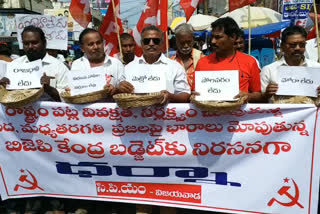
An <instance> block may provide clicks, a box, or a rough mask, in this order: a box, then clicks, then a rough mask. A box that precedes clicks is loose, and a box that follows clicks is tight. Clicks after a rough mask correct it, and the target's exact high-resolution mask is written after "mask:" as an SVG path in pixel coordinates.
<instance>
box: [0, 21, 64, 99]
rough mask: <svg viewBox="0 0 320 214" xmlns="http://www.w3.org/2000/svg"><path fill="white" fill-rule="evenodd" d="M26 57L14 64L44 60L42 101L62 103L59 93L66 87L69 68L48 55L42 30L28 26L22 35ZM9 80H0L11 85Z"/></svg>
mask: <svg viewBox="0 0 320 214" xmlns="http://www.w3.org/2000/svg"><path fill="white" fill-rule="evenodd" d="M21 37H22V44H23V50H24V52H25V54H26V55H25V56H22V57H19V58H17V59H15V60H13V62H15V63H28V62H32V61H35V60H38V59H41V60H42V69H43V71H44V72H45V73H44V74H43V76H42V77H41V79H40V82H41V84H42V85H43V88H44V92H45V93H44V95H43V96H42V97H41V98H40V99H41V100H42V101H60V96H59V92H61V91H63V90H64V88H65V87H66V74H67V72H68V68H67V67H66V66H65V65H64V64H63V63H61V62H60V61H59V60H57V59H56V58H54V57H52V56H50V55H49V54H47V51H46V45H47V41H46V37H45V34H44V32H43V31H42V30H41V28H38V27H35V26H27V27H25V28H24V30H23V31H22V33H21ZM9 83H10V80H9V79H8V78H3V79H1V80H0V84H2V85H6V84H9Z"/></svg>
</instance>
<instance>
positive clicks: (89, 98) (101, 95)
mask: <svg viewBox="0 0 320 214" xmlns="http://www.w3.org/2000/svg"><path fill="white" fill-rule="evenodd" d="M60 96H61V98H62V99H63V100H64V101H65V102H66V103H72V104H84V103H92V102H96V101H98V100H102V99H105V98H107V97H108V96H109V90H108V89H103V90H100V91H95V92H91V93H87V94H80V95H75V96H70V92H68V91H64V92H62V93H61V94H60Z"/></svg>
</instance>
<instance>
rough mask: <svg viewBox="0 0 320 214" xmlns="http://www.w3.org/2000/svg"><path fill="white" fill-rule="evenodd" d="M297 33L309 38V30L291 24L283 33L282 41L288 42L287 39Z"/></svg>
mask: <svg viewBox="0 0 320 214" xmlns="http://www.w3.org/2000/svg"><path fill="white" fill-rule="evenodd" d="M295 34H300V35H301V36H303V37H304V38H307V31H306V30H305V29H304V28H303V27H300V26H297V25H295V26H290V27H287V28H286V29H285V30H284V31H283V32H282V35H281V43H286V42H287V39H288V37H289V36H292V35H295Z"/></svg>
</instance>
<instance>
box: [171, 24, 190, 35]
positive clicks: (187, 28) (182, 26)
mask: <svg viewBox="0 0 320 214" xmlns="http://www.w3.org/2000/svg"><path fill="white" fill-rule="evenodd" d="M174 33H175V34H176V35H180V34H182V33H190V34H193V27H192V26H191V25H190V24H187V23H182V24H180V25H179V26H178V27H176V29H175V31H174Z"/></svg>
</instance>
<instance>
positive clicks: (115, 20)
mask: <svg viewBox="0 0 320 214" xmlns="http://www.w3.org/2000/svg"><path fill="white" fill-rule="evenodd" d="M111 1H112V9H113V16H114V22H115V25H116V30H117V37H118V44H119V52H120V59H121V61H122V57H123V56H122V48H121V41H120V33H119V26H118V20H117V14H116V9H115V7H114V0H111Z"/></svg>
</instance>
